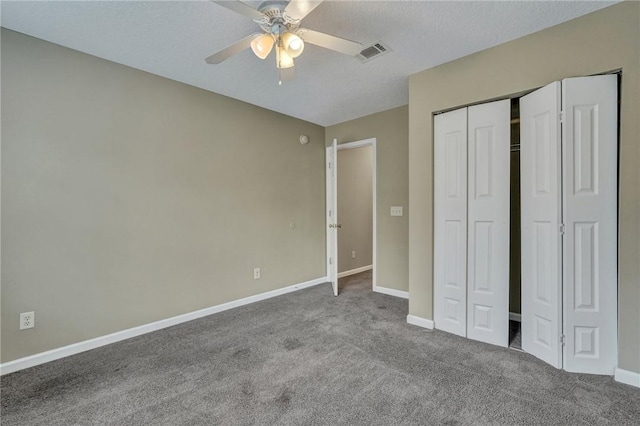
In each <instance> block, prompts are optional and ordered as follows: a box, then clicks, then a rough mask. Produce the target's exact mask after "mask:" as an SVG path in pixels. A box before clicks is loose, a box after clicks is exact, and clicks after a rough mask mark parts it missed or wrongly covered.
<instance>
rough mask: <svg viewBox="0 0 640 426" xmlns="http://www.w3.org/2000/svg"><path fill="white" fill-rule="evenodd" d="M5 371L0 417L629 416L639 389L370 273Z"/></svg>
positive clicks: (302, 420) (518, 419) (551, 420)
mask: <svg viewBox="0 0 640 426" xmlns="http://www.w3.org/2000/svg"><path fill="white" fill-rule="evenodd" d="M340 284H341V288H342V293H341V294H340V296H339V297H334V296H333V295H332V294H331V287H330V286H329V284H323V285H320V286H316V287H313V288H309V289H306V290H302V291H298V292H295V293H290V294H287V295H284V296H281V297H277V298H273V299H269V300H266V301H262V302H259V303H255V304H252V305H249V306H245V307H241V308H237V309H234V310H231V311H226V312H222V313H219V314H216V315H212V316H209V317H206V318H202V319H199V320H195V321H191V322H189V323H185V324H181V325H178V326H175V327H171V328H168V329H164V330H160V331H157V332H154V333H150V334H147V335H144V336H140V337H137V338H133V339H129V340H126V341H123V342H119V343H116V344H112V345H109V346H105V347H102V348H99V349H95V350H93V351H90V352H86V353H82V354H78V355H75V356H72V357H69V358H65V359H61V360H58V361H54V362H51V363H48V364H44V365H41V366H38V367H34V368H31V369H28V370H24V371H20V372H16V373H13V374H9V375H7V376H4V377H2V379H1V390H2V394H1V399H2V412H1V413H2V420H1V423H2V425H71V424H81V425H89V424H118V425H138V424H153V425H187V424H188V425H194V424H225V425H235V424H260V425H267V424H292V425H312V424H317V425H320V424H331V425H334V424H337V425H340V424H343V425H347V424H349V425H353V424H363V425H393V424H422V425H435V424H443V425H472V424H482V425H489V424H491V425H498V424H504V425H516V424H538V425H551V424H556V425H574V424H575V425H606V424H611V425H634V424H635V425H638V424H639V423H640V389H637V388H633V387H631V386H627V385H623V384H620V383H616V382H614V380H613V379H612V378H611V377H605V376H591V375H582V374H570V373H567V372H564V371H562V370H556V369H555V368H553V367H550V366H548V365H546V364H544V363H542V362H540V361H538V360H537V359H535V358H534V357H532V356H530V355H528V354H526V353H523V352H518V351H514V350H509V349H504V348H499V347H495V346H491V345H487V344H483V343H479V342H474V341H471V340H467V339H463V338H459V337H456V336H452V335H450V334H447V333H443V332H439V331H428V330H425V329H422V328H419V327H415V326H412V325H408V324H407V323H406V314H407V301H406V300H402V299H398V298H395V297H391V296H386V295H382V294H377V293H373V292H372V291H371V276H370V274H369V273H363V274H359V275H355V276H352V277H349V278H347V279H344V280H342V282H341V283H340Z"/></svg>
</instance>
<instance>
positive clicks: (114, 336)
mask: <svg viewBox="0 0 640 426" xmlns="http://www.w3.org/2000/svg"><path fill="white" fill-rule="evenodd" d="M327 281H328V279H327V277H322V278H317V279H315V280H311V281H305V282H303V283H299V284H294V285H291V286H288V287H283V288H279V289H276V290H272V291H267V292H266V293H260V294H256V295H254V296H249V297H245V298H242V299H238V300H233V301H231V302H227V303H223V304H221V305H216V306H211V307H209V308H204V309H200V310H198V311H194V312H189V313H186V314H182V315H178V316H175V317H171V318H167V319H163V320H160V321H155V322H152V323H149V324H144V325H141V326H138V327H133V328H129V329H127V330H122V331H117V332H115V333H111V334H107V335H106V336H100V337H96V338H93V339H89V340H85V341H83V342H78V343H73V344H71V345H68V346H63V347H61V348H56V349H51V350H49V351H46V352H41V353H39V354H35V355H30V356H27V357H24V358H19V359H16V360H13V361H9V362H5V363H3V364H0V375H5V374H9V373H13V372H14V371H19V370H24V369H25V368H29V367H34V366H36V365H40V364H44V363H46V362H49V361H54V360H56V359H60V358H64V357H67V356H71V355H75V354H79V353H81V352H85V351H88V350H91V349H95V348H99V347H100V346H105V345H108V344H111V343H115V342H120V341H122V340H126V339H130V338H132V337H136V336H140V335H142V334H146V333H151V332H152V331H156V330H160V329H163V328H167V327H171V326H174V325H177V324H182V323H183V322H187V321H191V320H194V319H198V318H202V317H206V316H208V315H212V314H215V313H218V312H222V311H226V310H229V309H233V308H237V307H240V306H244V305H248V304H250V303H255V302H259V301H261V300H265V299H270V298H272V297H276V296H280V295H283V294H286V293H291V292H293V291H297V290H302V289H304V288H307V287H312V286H315V285H318V284H322V283H326V282H327Z"/></svg>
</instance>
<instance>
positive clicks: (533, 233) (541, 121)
mask: <svg viewBox="0 0 640 426" xmlns="http://www.w3.org/2000/svg"><path fill="white" fill-rule="evenodd" d="M559 107H560V82H555V83H552V84H550V85H548V86H545V87H543V88H542V89H539V90H536V91H535V92H533V93H530V94H529V95H527V96H524V97H522V98H521V99H520V205H521V232H522V234H521V253H522V260H521V262H522V264H521V271H522V280H521V282H522V290H521V294H522V304H521V307H522V349H523V350H525V351H526V352H529V353H530V354H532V355H534V356H536V357H538V358H540V359H541V360H543V361H545V362H547V363H549V364H551V365H553V366H554V367H556V368H561V367H562V357H561V345H560V336H561V334H562V331H561V300H562V299H561V295H562V285H561V283H562V280H561V260H560V254H561V243H562V241H561V238H560V228H559V226H560V218H561V211H560V207H561V203H560V200H561V191H560V188H561V186H560V170H561V164H560V160H561V157H560V118H559V115H558V113H559Z"/></svg>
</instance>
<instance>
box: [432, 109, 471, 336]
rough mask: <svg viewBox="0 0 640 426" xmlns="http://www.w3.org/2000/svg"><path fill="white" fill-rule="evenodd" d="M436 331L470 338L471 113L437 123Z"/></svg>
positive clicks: (436, 120)
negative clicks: (469, 183) (469, 205)
mask: <svg viewBox="0 0 640 426" xmlns="http://www.w3.org/2000/svg"><path fill="white" fill-rule="evenodd" d="M434 136H435V139H434V143H435V146H434V150H435V161H434V226H433V228H434V307H433V310H434V320H435V327H436V328H438V329H440V330H444V331H448V332H450V333H454V334H457V335H460V336H466V334H467V333H466V329H467V320H466V317H467V108H462V109H459V110H456V111H451V112H447V113H444V114H440V115H437V116H435V117H434Z"/></svg>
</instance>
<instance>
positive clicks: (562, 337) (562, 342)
mask: <svg viewBox="0 0 640 426" xmlns="http://www.w3.org/2000/svg"><path fill="white" fill-rule="evenodd" d="M565 343H566V342H565V337H564V334H561V335H560V345H562V346H564V345H565Z"/></svg>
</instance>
